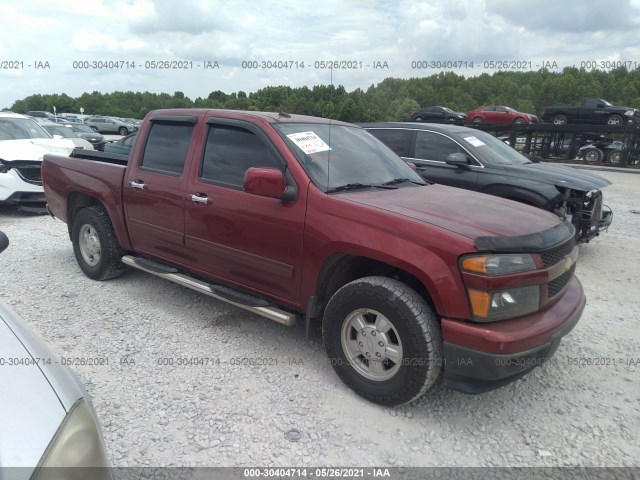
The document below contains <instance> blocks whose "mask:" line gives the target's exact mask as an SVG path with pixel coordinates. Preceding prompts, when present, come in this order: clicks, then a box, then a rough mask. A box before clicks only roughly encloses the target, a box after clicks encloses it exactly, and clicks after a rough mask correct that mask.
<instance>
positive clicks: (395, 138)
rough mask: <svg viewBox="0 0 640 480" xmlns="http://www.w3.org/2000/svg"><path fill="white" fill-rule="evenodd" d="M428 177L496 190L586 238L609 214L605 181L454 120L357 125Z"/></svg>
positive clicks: (484, 190)
mask: <svg viewBox="0 0 640 480" xmlns="http://www.w3.org/2000/svg"><path fill="white" fill-rule="evenodd" d="M360 126H361V127H363V128H365V129H366V130H368V131H369V132H370V133H371V134H373V135H374V136H375V137H376V138H378V139H379V140H381V141H382V142H384V143H385V144H386V145H387V146H388V147H389V148H391V150H393V151H394V152H395V153H396V154H398V155H399V156H400V157H402V158H403V159H405V160H407V161H410V162H412V163H414V164H415V165H416V167H417V171H418V173H420V175H422V177H424V178H425V179H427V180H430V181H433V182H436V183H440V184H443V185H450V186H453V187H460V188H466V189H469V190H475V191H478V192H482V193H488V194H490V195H496V196H499V197H503V198H508V199H511V200H516V201H519V202H522V203H526V204H529V205H533V206H535V207H539V208H543V209H545V210H549V211H551V212H554V213H556V214H558V215H560V216H567V217H569V218H571V222H572V223H573V225H574V226H575V228H576V235H577V237H576V238H577V240H578V241H584V242H588V241H589V240H590V239H592V238H593V237H595V236H597V235H598V234H599V233H600V232H601V231H602V230H604V229H606V228H607V227H608V226H609V224H610V223H611V220H612V218H613V214H612V212H611V210H610V209H609V208H608V207H606V206H604V205H603V203H602V202H603V197H602V192H601V191H600V189H601V188H603V187H606V186H607V185H610V182H609V181H608V180H606V179H604V178H602V177H600V176H598V175H594V174H592V173H587V172H583V171H578V170H576V169H573V168H570V167H563V166H561V165H553V164H549V163H542V162H532V161H531V160H529V159H528V158H526V157H525V156H523V155H521V154H520V153H518V152H517V151H516V150H514V149H513V148H511V147H510V146H509V145H506V144H505V143H504V142H502V141H500V140H498V139H497V138H496V137H494V136H492V135H490V134H488V133H486V132H482V131H479V130H475V129H471V128H467V127H459V126H453V125H425V124H421V123H366V124H360Z"/></svg>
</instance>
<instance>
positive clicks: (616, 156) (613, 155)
mask: <svg viewBox="0 0 640 480" xmlns="http://www.w3.org/2000/svg"><path fill="white" fill-rule="evenodd" d="M621 160H622V152H621V151H620V150H611V151H610V152H609V153H607V162H609V163H613V164H618V163H620V161H621Z"/></svg>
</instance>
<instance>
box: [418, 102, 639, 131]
mask: <svg viewBox="0 0 640 480" xmlns="http://www.w3.org/2000/svg"><path fill="white" fill-rule="evenodd" d="M462 115H464V117H462ZM638 118H639V113H638V109H636V108H631V107H616V106H614V105H611V104H610V103H609V102H607V101H606V100H603V99H601V98H595V97H587V98H585V99H584V100H582V102H581V104H580V106H579V107H573V106H566V105H557V106H548V107H543V114H542V117H541V118H540V119H539V118H538V117H537V116H535V115H533V114H530V113H525V112H518V111H517V110H515V109H513V108H511V107H507V106H504V105H487V106H483V107H478V108H476V109H474V110H471V111H469V112H467V114H466V115H465V114H463V113H461V112H454V111H453V110H452V109H450V108H448V107H440V106H431V107H424V108H421V109H420V110H418V111H416V112H414V113H413V115H412V116H411V121H412V122H429V123H453V124H456V125H463V124H464V123H472V122H473V123H481V122H486V123H515V124H524V123H538V122H539V121H540V120H542V121H543V122H547V123H553V124H555V125H566V124H590V125H628V124H634V125H635V124H637V123H638Z"/></svg>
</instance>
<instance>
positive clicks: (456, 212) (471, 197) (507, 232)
mask: <svg viewBox="0 0 640 480" xmlns="http://www.w3.org/2000/svg"><path fill="white" fill-rule="evenodd" d="M339 195H340V197H343V198H345V199H348V200H349V201H351V202H354V203H359V204H361V205H367V206H369V207H372V208H376V209H378V210H385V211H387V212H390V213H393V214H396V215H403V216H405V217H409V218H412V219H414V220H418V221H421V222H424V223H428V224H431V225H435V226H437V227H440V228H444V229H446V230H449V231H452V232H455V233H457V234H459V235H463V236H465V237H468V238H470V239H473V240H475V239H476V238H478V237H483V236H498V237H514V236H522V235H529V234H532V233H539V232H542V231H544V230H548V229H551V228H554V227H557V226H558V225H559V224H561V223H562V221H561V220H560V218H559V217H557V216H556V215H554V214H552V213H550V212H547V211H544V210H540V209H538V208H535V207H531V206H529V205H524V204H521V203H517V202H513V201H511V200H505V199H503V198H499V197H494V196H492V195H485V194H483V193H477V192H472V191H470V190H463V189H461V188H454V187H446V186H444V185H429V186H425V187H405V188H399V189H397V190H367V191H362V192H351V193H344V194H339Z"/></svg>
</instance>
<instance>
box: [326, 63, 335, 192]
mask: <svg viewBox="0 0 640 480" xmlns="http://www.w3.org/2000/svg"><path fill="white" fill-rule="evenodd" d="M329 85H330V86H331V91H330V92H329V105H330V106H331V108H334V107H333V90H334V88H333V67H331V68H330V69H329ZM331 117H333V111H332V112H331V114H330V115H329V135H328V138H327V140H328V142H327V143H328V144H329V150H328V151H327V190H329V188H330V187H329V185H330V183H329V180H330V179H331V177H330V176H329V172H330V171H331V122H332V121H333V119H332V118H331Z"/></svg>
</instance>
